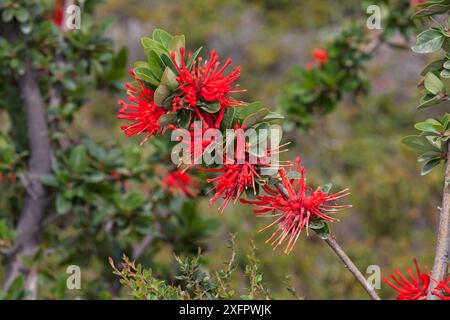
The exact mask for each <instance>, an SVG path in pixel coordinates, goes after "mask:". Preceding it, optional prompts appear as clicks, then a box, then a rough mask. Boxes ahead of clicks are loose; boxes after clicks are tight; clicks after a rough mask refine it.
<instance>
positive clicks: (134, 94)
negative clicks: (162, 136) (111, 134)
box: [117, 70, 166, 144]
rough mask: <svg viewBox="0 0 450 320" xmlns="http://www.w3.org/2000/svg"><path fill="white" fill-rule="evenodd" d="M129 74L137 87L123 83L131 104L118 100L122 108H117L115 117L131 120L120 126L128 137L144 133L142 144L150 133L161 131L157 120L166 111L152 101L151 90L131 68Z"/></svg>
mask: <svg viewBox="0 0 450 320" xmlns="http://www.w3.org/2000/svg"><path fill="white" fill-rule="evenodd" d="M130 74H131V75H132V76H133V77H134V78H135V80H136V81H137V83H138V85H139V88H135V87H133V86H132V85H131V84H130V83H126V84H125V86H126V88H127V89H128V90H127V95H128V100H129V101H130V102H132V103H133V104H128V103H126V102H125V101H123V100H119V104H120V105H121V106H122V108H121V109H120V110H119V115H118V116H117V118H118V119H123V120H128V121H131V123H130V124H128V125H123V126H121V127H120V128H121V129H122V130H123V131H124V132H125V134H126V135H127V136H129V137H130V136H132V135H135V134H140V133H146V134H147V135H146V136H145V138H144V140H142V142H141V144H143V143H144V142H145V141H147V139H148V138H150V137H151V136H152V135H156V134H158V133H160V132H161V131H162V128H161V126H160V124H159V123H158V120H159V118H161V116H162V115H164V114H166V111H165V110H164V109H163V108H161V107H159V106H157V105H156V104H155V103H154V101H153V91H152V90H150V89H149V88H147V87H146V86H145V85H144V84H143V83H142V81H140V80H139V79H138V78H137V77H136V75H135V74H134V72H133V70H130Z"/></svg>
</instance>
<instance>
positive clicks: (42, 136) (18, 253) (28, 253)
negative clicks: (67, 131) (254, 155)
mask: <svg viewBox="0 0 450 320" xmlns="http://www.w3.org/2000/svg"><path fill="white" fill-rule="evenodd" d="M19 87H20V91H21V95H22V99H23V103H24V106H25V108H26V114H27V120H26V121H27V122H26V125H27V130H28V138H29V143H30V153H31V157H30V160H29V164H28V173H27V180H28V187H27V193H26V197H25V204H24V207H23V209H22V212H21V214H20V217H19V221H18V224H17V233H18V236H17V239H16V242H15V244H14V246H13V248H12V250H11V252H10V253H9V254H8V259H7V270H6V276H5V288H9V286H10V285H11V284H12V282H13V281H14V279H15V278H16V277H17V276H18V275H19V274H23V275H24V276H25V279H26V282H25V283H26V288H27V289H30V291H31V292H33V293H35V292H36V290H35V289H36V273H35V271H33V270H29V269H28V268H27V267H26V266H25V265H24V263H23V262H22V260H23V258H27V259H29V258H32V257H33V256H34V255H35V254H36V252H37V251H38V246H39V243H40V238H41V232H40V225H41V222H42V219H43V217H44V213H45V210H46V207H47V202H48V199H47V198H48V197H47V190H46V189H45V188H44V186H43V185H42V183H41V177H42V176H43V175H46V174H50V173H51V159H50V158H51V157H50V155H51V146H50V141H49V137H48V129H47V120H46V116H45V107H44V101H43V98H42V96H41V93H40V91H39V87H38V82H37V79H36V78H35V76H34V74H33V70H32V67H31V61H30V60H29V59H28V58H27V59H26V60H25V74H24V76H22V77H21V78H20V79H19ZM31 297H32V298H35V295H34V294H32V296H31Z"/></svg>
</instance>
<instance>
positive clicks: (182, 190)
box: [162, 171, 199, 198]
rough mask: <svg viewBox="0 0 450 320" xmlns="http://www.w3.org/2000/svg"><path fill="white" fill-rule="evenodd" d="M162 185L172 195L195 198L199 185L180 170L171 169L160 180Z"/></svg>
mask: <svg viewBox="0 0 450 320" xmlns="http://www.w3.org/2000/svg"><path fill="white" fill-rule="evenodd" d="M162 187H163V189H164V190H166V191H167V192H169V193H171V194H172V195H180V196H182V197H185V198H187V197H190V198H195V197H196V196H197V195H198V192H199V185H198V183H197V182H196V181H194V180H193V179H192V177H191V176H190V175H189V174H187V173H185V172H180V171H173V172H171V173H169V174H168V175H166V176H165V177H164V179H163V181H162Z"/></svg>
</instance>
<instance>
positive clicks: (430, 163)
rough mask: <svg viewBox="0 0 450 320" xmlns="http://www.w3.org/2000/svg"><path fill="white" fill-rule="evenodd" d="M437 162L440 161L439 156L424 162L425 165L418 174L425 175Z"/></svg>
mask: <svg viewBox="0 0 450 320" xmlns="http://www.w3.org/2000/svg"><path fill="white" fill-rule="evenodd" d="M439 163H441V158H434V159H431V160H429V161H428V162H427V163H425V165H424V166H423V167H422V170H421V171H420V174H421V175H422V176H424V175H427V174H428V173H430V172H431V170H433V168H434V167H436V166H437V165H439Z"/></svg>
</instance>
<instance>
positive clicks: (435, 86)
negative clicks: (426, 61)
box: [424, 72, 444, 95]
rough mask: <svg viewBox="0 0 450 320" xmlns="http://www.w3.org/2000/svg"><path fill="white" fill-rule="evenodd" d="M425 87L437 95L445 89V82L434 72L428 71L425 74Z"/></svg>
mask: <svg viewBox="0 0 450 320" xmlns="http://www.w3.org/2000/svg"><path fill="white" fill-rule="evenodd" d="M424 85H425V89H427V90H428V91H430V92H431V93H432V94H434V95H437V94H439V93H441V92H443V91H444V84H443V83H442V81H441V79H439V78H438V77H437V76H436V75H435V74H434V73H433V72H428V73H427V75H426V76H425V82H424Z"/></svg>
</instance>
